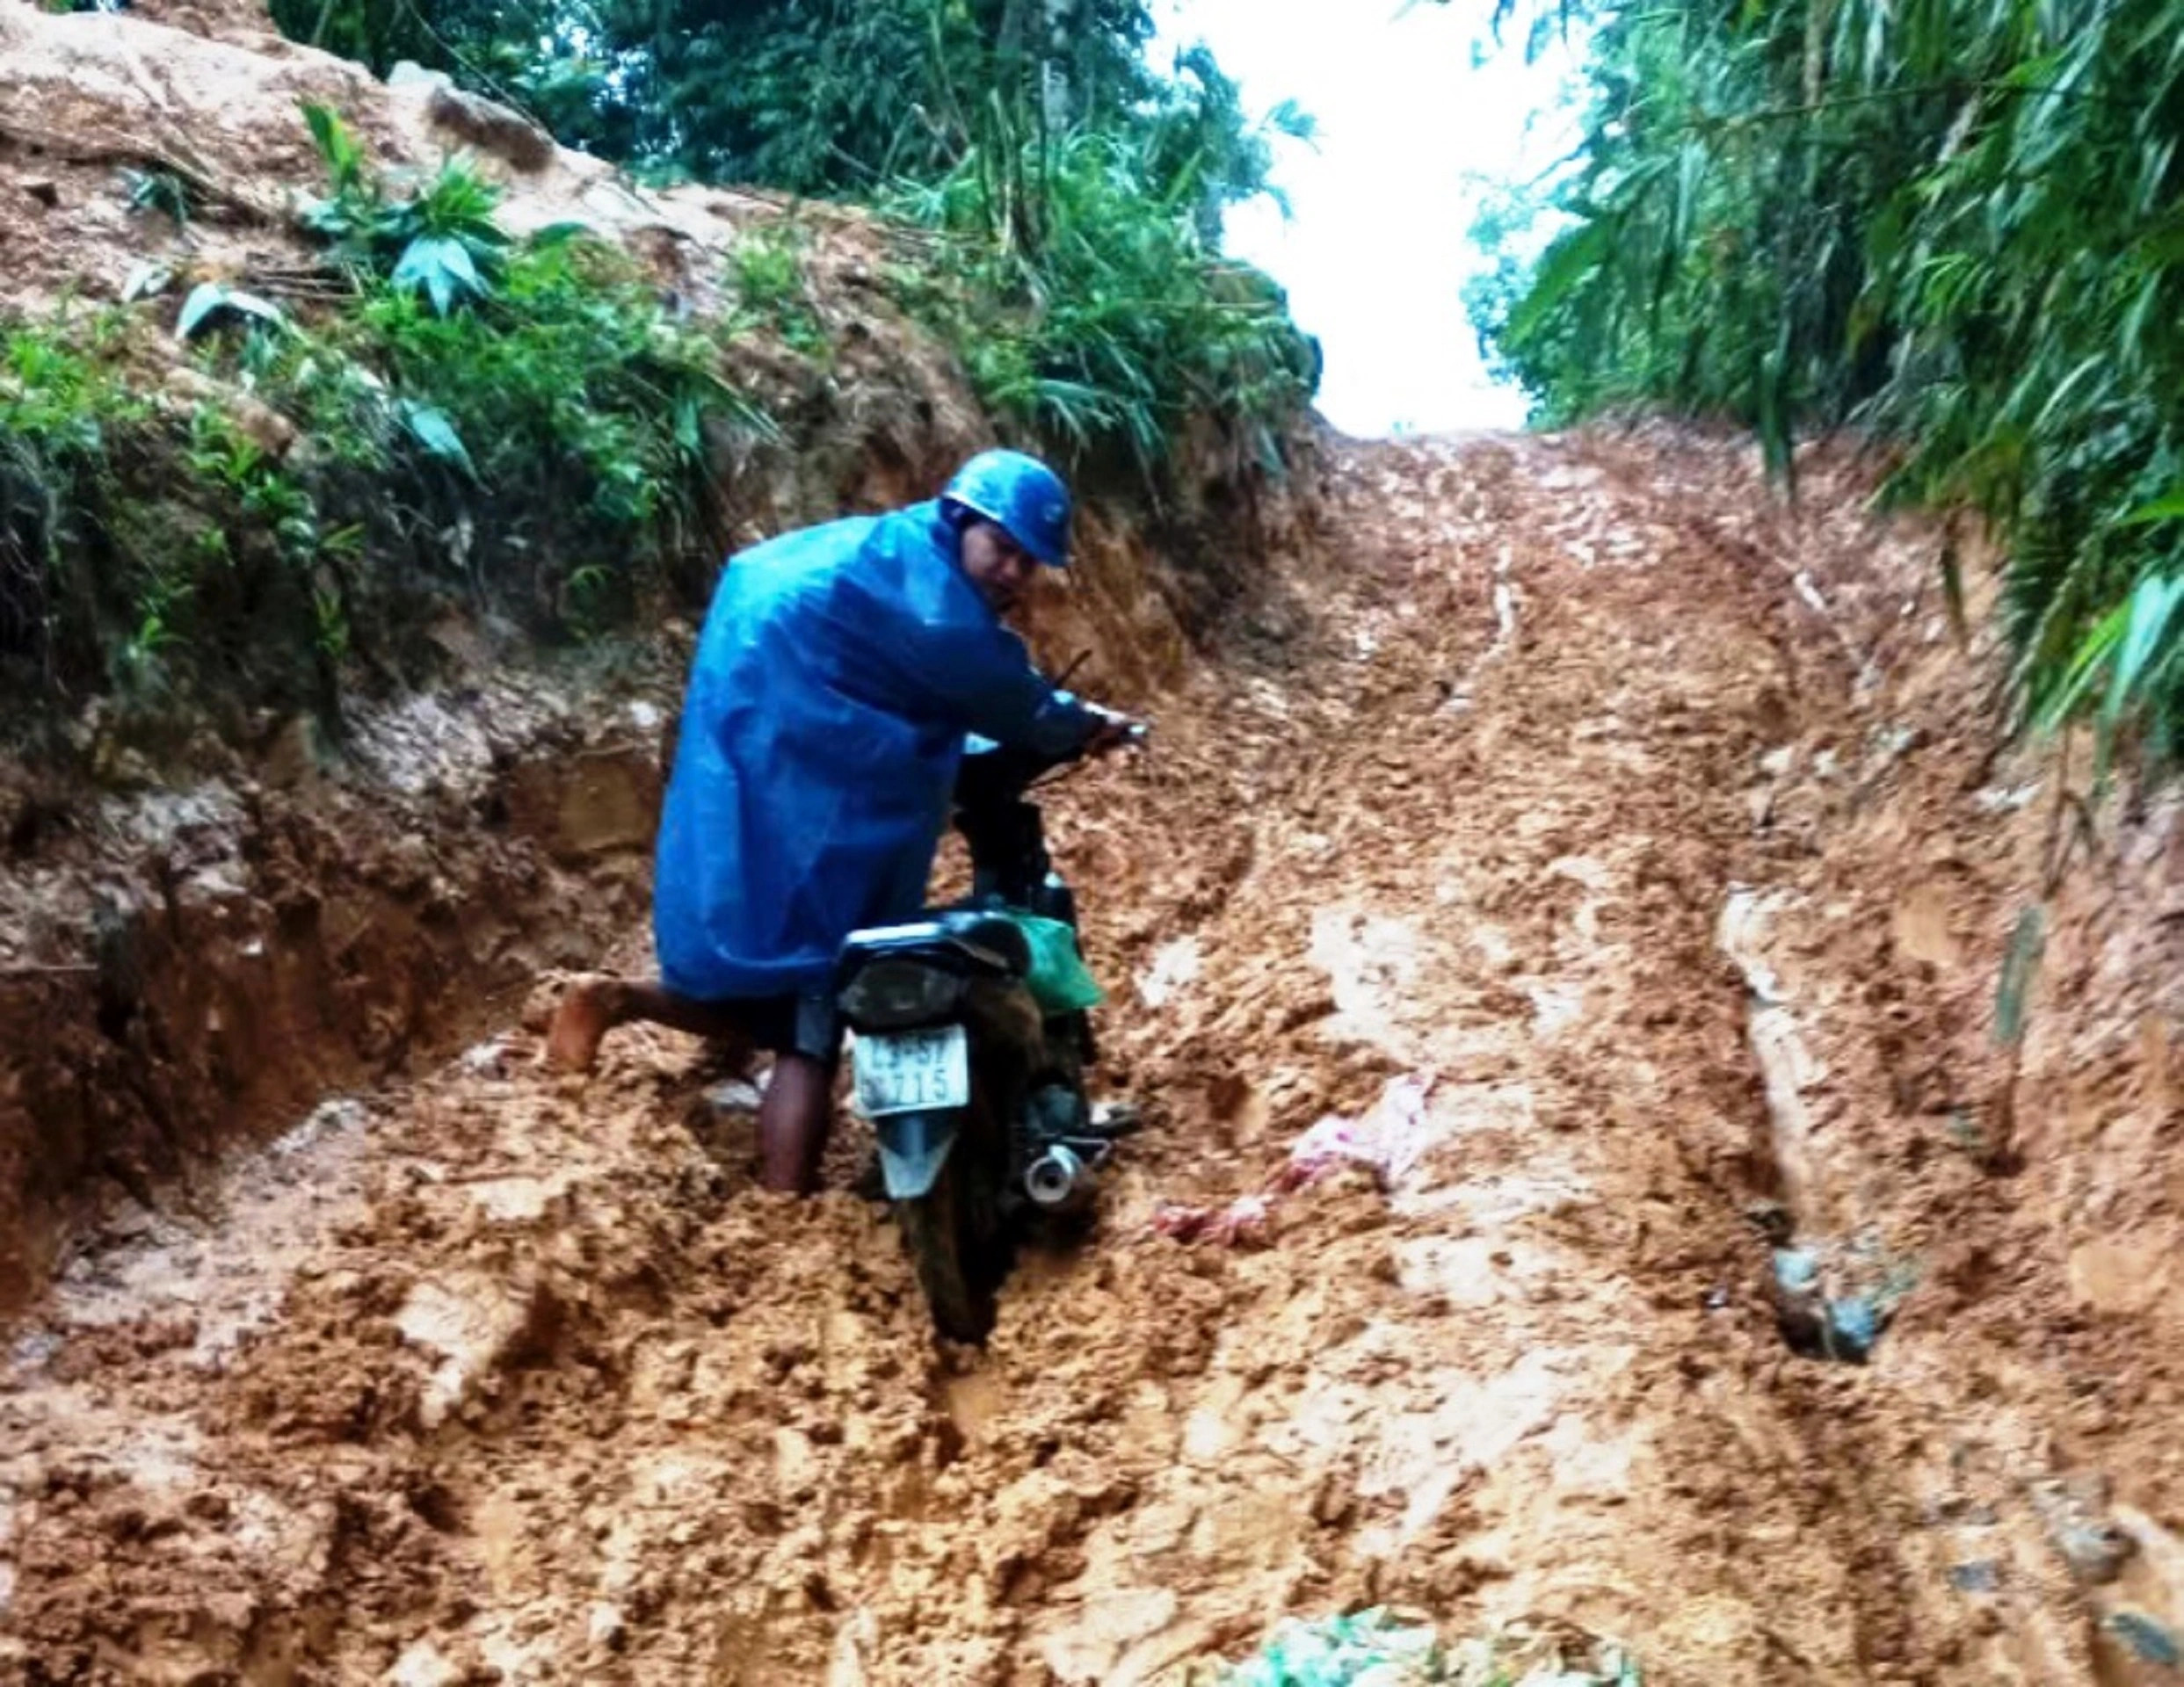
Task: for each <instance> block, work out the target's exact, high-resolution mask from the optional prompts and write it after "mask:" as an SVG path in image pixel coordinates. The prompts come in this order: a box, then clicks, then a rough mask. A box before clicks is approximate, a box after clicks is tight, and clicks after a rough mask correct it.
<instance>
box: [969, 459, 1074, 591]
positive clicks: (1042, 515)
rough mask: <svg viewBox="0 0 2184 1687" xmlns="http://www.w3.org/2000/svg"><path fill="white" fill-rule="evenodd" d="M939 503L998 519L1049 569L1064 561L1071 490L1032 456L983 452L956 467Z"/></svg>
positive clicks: (1020, 543) (1065, 557)
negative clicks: (953, 476) (953, 475)
mask: <svg viewBox="0 0 2184 1687" xmlns="http://www.w3.org/2000/svg"><path fill="white" fill-rule="evenodd" d="M940 502H941V503H944V504H953V505H954V506H955V508H957V509H958V510H969V512H970V513H971V514H972V515H974V516H983V517H984V518H986V519H987V520H988V521H990V522H996V523H998V524H999V525H1000V526H1001V527H1002V529H1003V530H1004V531H1005V532H1007V534H1008V536H1009V537H1010V538H1011V539H1014V540H1015V541H1016V542H1017V543H1018V544H1019V545H1021V546H1022V547H1024V548H1025V550H1027V552H1029V553H1030V554H1032V555H1033V556H1035V557H1037V558H1038V559H1039V561H1041V562H1044V563H1045V564H1047V566H1048V567H1049V568H1060V567H1061V566H1062V565H1063V563H1064V562H1066V561H1069V555H1070V489H1069V488H1068V487H1066V486H1064V485H1063V483H1062V477H1061V476H1060V475H1059V474H1056V473H1055V472H1054V471H1053V470H1052V469H1050V468H1048V467H1047V466H1046V465H1045V464H1044V463H1042V462H1041V461H1040V460H1038V459H1037V458H1036V457H1027V456H1026V455H1025V454H1024V453H1022V452H1020V451H982V452H980V453H978V454H977V455H976V457H974V458H972V459H971V460H969V462H967V463H965V464H964V465H963V466H962V467H961V468H959V469H957V470H956V471H955V478H954V480H952V481H949V482H948V483H947V489H946V490H944V491H943V492H942V493H941V494H940Z"/></svg>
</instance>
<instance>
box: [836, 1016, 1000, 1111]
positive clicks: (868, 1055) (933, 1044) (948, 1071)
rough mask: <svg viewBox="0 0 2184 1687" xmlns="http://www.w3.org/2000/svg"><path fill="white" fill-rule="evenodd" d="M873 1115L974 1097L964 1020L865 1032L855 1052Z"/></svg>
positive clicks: (862, 1102)
mask: <svg viewBox="0 0 2184 1687" xmlns="http://www.w3.org/2000/svg"><path fill="white" fill-rule="evenodd" d="M851 1059H852V1063H853V1067H854V1068H855V1071H856V1076H857V1111H859V1112H860V1113H862V1114H863V1115H864V1116H865V1117H866V1118H867V1119H879V1118H882V1117H883V1116H884V1115H886V1114H889V1113H915V1112H923V1111H925V1110H926V1109H928V1108H939V1107H962V1106H967V1105H968V1104H969V1102H970V1044H969V1039H967V1038H966V1037H965V1036H964V1035H963V1028H962V1026H961V1025H942V1026H940V1027H939V1028H938V1029H936V1030H932V1031H899V1032H889V1033H887V1034H886V1035H884V1036H874V1037H860V1038H858V1039H857V1042H856V1046H855V1047H854V1048H853V1050H852V1051H851Z"/></svg>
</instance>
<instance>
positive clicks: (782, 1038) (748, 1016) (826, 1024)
mask: <svg viewBox="0 0 2184 1687" xmlns="http://www.w3.org/2000/svg"><path fill="white" fill-rule="evenodd" d="M719 1005H720V1006H722V1007H723V1008H727V1009H729V1010H733V1011H734V1013H735V1015H736V1020H737V1021H738V1023H740V1024H741V1025H742V1026H743V1027H744V1030H745V1031H747V1032H749V1033H750V1034H751V1041H753V1042H754V1043H756V1044H758V1046H759V1047H760V1048H763V1049H765V1051H766V1052H767V1053H772V1054H802V1055H803V1056H804V1057H805V1058H806V1059H808V1060H814V1061H820V1062H822V1063H823V1064H824V1065H825V1067H826V1068H828V1070H830V1071H831V1070H832V1069H833V1068H835V1067H837V1066H838V1065H839V1064H840V1063H841V1059H842V1017H841V1015H840V1014H839V1013H838V1012H837V1011H836V1010H835V1007H834V996H833V994H832V992H831V991H828V992H820V991H814V992H812V993H811V994H809V995H808V996H746V997H743V998H741V999H738V1000H736V1001H733V1002H723V1003H720V1004H719Z"/></svg>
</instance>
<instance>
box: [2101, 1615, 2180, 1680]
mask: <svg viewBox="0 0 2184 1687" xmlns="http://www.w3.org/2000/svg"><path fill="white" fill-rule="evenodd" d="M2108 1633H2111V1634H2113V1635H2115V1637H2116V1639H2118V1640H2122V1642H2123V1644H2124V1645H2126V1646H2128V1647H2130V1649H2131V1650H2132V1651H2133V1652H2136V1653H2137V1654H2138V1655H2139V1656H2140V1657H2142V1658H2144V1660H2145V1661H2146V1662H2148V1663H2153V1664H2159V1665H2160V1666H2161V1668H2163V1669H2180V1668H2184V1646H2180V1645H2179V1644H2178V1642H2177V1638H2176V1635H2175V1634H2174V1633H2173V1632H2172V1631H2171V1630H2170V1629H2169V1627H2168V1626H2167V1625H2166V1624H2163V1623H2159V1622H2157V1621H2155V1620H2154V1618H2151V1617H2149V1616H2147V1615H2146V1613H2145V1612H2144V1611H2115V1612H2113V1613H2111V1614H2110V1616H2109V1618H2108Z"/></svg>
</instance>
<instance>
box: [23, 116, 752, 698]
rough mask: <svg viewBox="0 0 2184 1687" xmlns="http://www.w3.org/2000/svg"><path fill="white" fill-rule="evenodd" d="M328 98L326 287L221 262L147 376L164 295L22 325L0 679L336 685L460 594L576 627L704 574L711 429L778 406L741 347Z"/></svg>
mask: <svg viewBox="0 0 2184 1687" xmlns="http://www.w3.org/2000/svg"><path fill="white" fill-rule="evenodd" d="M313 126H314V129H315V131H316V133H317V134H318V138H319V141H320V145H321V148H322V150H323V151H324V152H325V154H326V156H327V159H328V163H329V169H330V176H331V177H332V185H333V192H332V194H331V196H330V198H329V199H326V200H324V201H322V202H321V203H320V204H318V205H317V206H313V207H311V209H310V210H309V211H308V213H307V222H308V226H309V227H311V228H314V229H316V231H317V232H319V233H320V234H321V235H323V237H324V238H326V239H327V240H328V242H329V243H330V254H331V256H332V257H333V258H334V259H335V261H336V262H337V264H338V265H339V266H340V270H341V272H342V273H343V274H345V276H346V277H347V278H348V283H349V287H350V289H351V290H350V291H349V292H347V293H345V295H344V296H343V297H342V298H341V300H340V301H339V302H338V303H337V304H336V305H335V306H334V307H333V308H323V309H320V310H317V311H316V312H315V313H314V314H313V315H311V316H310V317H309V318H308V319H306V318H305V317H303V316H301V315H295V314H291V312H289V311H288V310H287V309H284V308H282V306H281V305H280V304H279V303H278V302H276V301H274V300H269V299H267V298H265V297H263V296H261V295H260V294H258V293H251V292H248V291H244V290H242V289H237V288H232V287H229V286H222V285H221V284H217V283H207V284H204V285H201V286H199V287H197V288H196V289H194V290H193V291H192V293H191V294H190V295H189V297H188V298H187V299H186V300H185V301H184V302H183V304H182V306H181V307H180V309H179V310H178V314H177V316H176V319H175V326H176V332H177V334H178V336H179V337H183V338H185V339H186V340H188V341H190V342H191V343H192V345H193V347H194V362H195V368H194V369H193V370H191V371H184V372H180V373H181V374H182V375H183V376H186V377H189V379H187V380H171V381H170V382H169V383H168V384H167V385H166V386H165V387H163V388H161V389H159V390H156V391H149V392H147V391H145V390H143V389H142V387H141V380H142V377H141V373H140V372H141V371H142V370H143V369H146V368H148V367H151V366H154V361H155V360H154V359H153V358H150V357H149V356H147V355H146V353H147V351H149V346H148V344H147V343H148V341H149V338H150V337H152V336H153V335H154V334H156V331H157V330H156V327H155V325H154V323H153V322H152V321H151V320H150V317H151V315H152V313H151V311H150V310H149V308H145V307H142V306H139V307H134V308H132V307H122V308H118V309H113V310H108V311H105V312H101V313H98V314H96V315H88V316H86V315H84V314H83V313H82V312H71V311H63V312H62V313H61V314H59V315H56V316H54V317H53V318H51V319H50V320H46V321H40V322H11V323H5V324H0V351H4V358H0V689H4V690H5V691H8V692H11V693H15V694H18V695H19V694H23V693H25V692H43V693H44V694H46V695H47V696H53V697H68V696H72V695H80V694H83V693H84V692H87V691H103V690H108V689H112V690H113V691H117V692H118V693H119V694H120V696H121V697H122V698H123V699H125V700H130V701H134V702H137V703H140V704H150V703H156V702H157V701H160V700H162V699H169V698H171V697H172V696H173V695H174V694H176V693H177V692H178V691H180V692H184V693H187V694H192V695H201V694H202V693H204V692H205V691H207V690H208V689H209V688H207V687H206V686H205V685H204V684H202V682H204V681H205V680H207V679H209V678H214V677H216V678H217V680H218V682H219V683H218V686H217V688H216V689H217V690H219V691H220V692H221V694H222V695H223V696H224V697H227V698H229V699H234V700H236V701H239V702H243V703H246V704H248V703H263V704H269V705H273V706H297V705H308V706H315V707H316V708H318V709H320V710H322V711H323V712H325V713H334V712H335V711H336V710H337V706H338V701H339V695H340V682H341V679H342V677H343V675H344V673H345V671H348V670H353V669H354V668H356V667H358V666H359V665H360V666H361V667H363V668H364V669H366V670H371V671H377V672H380V673H383V674H384V673H393V672H397V671H399V670H401V669H402V668H403V666H404V665H405V663H406V662H408V660H409V659H410V655H409V648H408V646H407V645H406V644H405V641H403V638H402V637H401V635H402V634H403V633H404V632H405V631H414V630H415V629H416V628H417V627H418V626H421V625H422V624H423V623H424V621H425V620H427V619H429V618H430V617H431V616H432V615H433V614H434V613H435V612H437V609H438V607H439V605H443V604H445V603H446V602H447V601H448V600H449V599H450V598H461V599H464V600H467V601H468V602H470V603H472V604H473V605H479V606H487V607H490V608H492V609H494V610H496V611H497V612H500V613H503V614H505V615H510V616H512V617H514V618H516V619H519V620H520V621H522V622H523V623H525V624H526V625H528V626H531V627H532V628H533V629H534V630H536V631H539V632H541V633H544V634H548V635H551V634H568V633H576V634H582V633H584V632H586V631H589V630H591V629H593V628H596V627H598V626H603V625H606V624H607V623H609V622H611V621H612V620H613V619H615V618H617V617H619V616H621V615H625V614H627V613H628V612H629V611H630V610H631V609H632V608H633V607H634V606H635V605H636V604H637V603H638V602H639V601H640V600H641V598H642V597H643V596H644V595H645V594H646V593H647V592H648V591H651V590H678V589H685V590H686V589H687V587H688V586H689V585H691V584H692V583H694V578H695V577H696V576H700V575H702V574H703V573H705V572H708V571H709V568H710V565H711V562H712V561H713V560H714V553H715V549H716V548H717V547H716V543H715V535H714V534H713V533H712V532H711V531H710V529H709V525H708V515H709V497H710V493H709V489H708V479H709V477H708V465H709V464H710V462H711V461H712V460H713V457H714V454H715V451H714V448H715V445H717V444H718V443H719V439H720V436H721V434H722V431H723V430H735V429H741V430H744V431H754V430H758V431H763V430H764V429H765V427H766V425H767V424H765V419H764V418H763V417H762V416H759V415H758V412H757V411H755V410H754V409H752V408H751V406H750V405H749V404H748V403H747V402H744V401H743V400H742V399H740V398H739V397H738V396H737V395H735V394H734V393H732V392H731V391H730V390H729V388H728V387H725V386H724V385H723V384H722V380H721V379H720V376H719V374H718V373H717V370H718V367H719V366H720V362H721V350H722V348H721V347H720V345H719V344H717V343H715V341H714V340H713V339H711V338H709V337H706V336H704V335H701V334H699V333H697V332H694V331H693V330H691V329H686V328H684V327H680V326H678V325H676V324H675V323H674V322H671V321H670V320H669V318H668V317H667V316H666V315H665V314H664V312H663V310H662V309H661V308H660V306H659V305H658V303H657V300H656V299H655V297H654V294H653V293H652V292H651V290H650V289H649V287H647V286H645V285H644V284H643V282H642V279H641V278H640V277H639V276H638V275H637V274H636V272H635V270H634V268H633V266H632V265H631V264H629V263H628V260H627V259H625V258H624V257H622V256H621V255H620V253H619V252H617V251H615V250H613V249H611V248H608V247H606V246H605V245H603V244H601V243H598V242H596V241H593V240H591V239H588V238H586V237H585V236H584V235H583V234H582V233H581V232H580V231H578V230H575V229H570V228H562V229H555V230H549V231H547V232H545V233H543V234H541V235H537V236H534V237H533V239H531V240H529V241H527V242H523V243H517V242H514V241H512V240H511V239H509V238H508V237H507V236H506V235H504V233H503V232H502V231H501V230H500V229H499V228H498V227H497V225H496V224H495V222H494V221H493V206H494V192H493V190H492V189H491V188H490V186H489V185H486V184H485V183H484V182H483V180H482V179H481V178H480V177H477V176H476V175H475V174H474V173H473V172H471V171H470V170H468V168H467V167H466V166H464V165H463V164H462V163H460V162H456V163H450V164H448V165H447V166H446V167H445V168H444V169H442V170H440V171H439V174H438V175H437V176H436V177H432V179H430V180H429V181H426V182H424V183H423V184H421V185H419V186H418V187H417V191H416V192H413V193H409V194H399V193H395V192H390V190H389V189H388V186H387V185H386V184H385V183H383V182H381V181H380V180H379V179H378V178H377V177H374V175H373V173H372V172H371V171H370V170H369V169H368V167H367V166H366V163H365V162H364V161H363V159H362V158H361V156H360V155H359V154H358V153H357V152H356V150H355V148H354V146H353V143H352V142H351V141H349V138H348V136H347V134H346V133H345V131H344V130H343V129H342V127H341V126H340V125H339V124H338V123H337V121H336V120H334V119H332V117H331V116H330V114H328V113H324V112H319V113H315V114H314V116H313ZM157 286H158V282H157V280H156V279H155V280H153V281H152V282H149V283H148V284H147V286H145V288H144V289H143V290H144V291H147V292H151V291H156V287H157ZM680 570H688V571H689V574H690V576H692V577H691V578H680V577H678V571H680Z"/></svg>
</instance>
